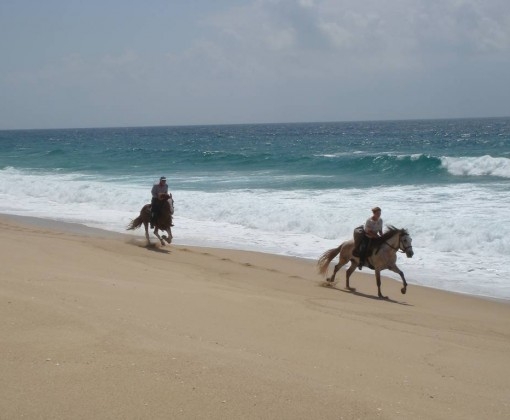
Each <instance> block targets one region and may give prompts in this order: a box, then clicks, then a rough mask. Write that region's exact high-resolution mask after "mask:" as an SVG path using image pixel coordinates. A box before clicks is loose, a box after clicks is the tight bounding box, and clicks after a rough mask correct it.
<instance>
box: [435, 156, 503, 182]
mask: <svg viewBox="0 0 510 420" xmlns="http://www.w3.org/2000/svg"><path fill="white" fill-rule="evenodd" d="M441 165H442V166H443V167H444V168H446V169H447V170H448V172H449V173H451V174H452V175H467V176H483V175H490V176H497V177H501V178H510V159H507V158H503V157H492V156H489V155H485V156H479V157H461V158H453V157H444V158H442V159H441Z"/></svg>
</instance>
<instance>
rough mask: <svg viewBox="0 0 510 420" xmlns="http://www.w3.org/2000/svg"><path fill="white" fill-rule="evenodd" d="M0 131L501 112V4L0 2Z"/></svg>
mask: <svg viewBox="0 0 510 420" xmlns="http://www.w3.org/2000/svg"><path fill="white" fill-rule="evenodd" d="M0 57H1V59H0V129H12V128H67V127H112V126H114V127H118V126H147V125H187V124H231V123H259V122H260V123H263V122H301V121H352V120H381V119H414V118H456V117H486V116H510V83H509V82H510V2H509V1H508V0H366V1H364V0H344V1H342V0H236V1H233V0H214V1H213V0H209V1H205V0H187V1H184V0H183V1H162V0H147V1H145V2H141V1H132V0H123V1H121V0H101V1H96V0H87V1H76V0H44V1H40V0H31V1H30V0H0Z"/></svg>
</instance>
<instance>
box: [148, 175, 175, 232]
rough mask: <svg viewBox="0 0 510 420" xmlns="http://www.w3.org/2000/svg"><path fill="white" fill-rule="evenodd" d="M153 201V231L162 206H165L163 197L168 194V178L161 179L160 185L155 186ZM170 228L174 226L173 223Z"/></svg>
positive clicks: (153, 188)
mask: <svg viewBox="0 0 510 420" xmlns="http://www.w3.org/2000/svg"><path fill="white" fill-rule="evenodd" d="M151 194H152V200H151V221H150V224H151V229H152V228H153V227H154V224H155V221H156V220H157V219H158V216H159V213H160V211H161V205H162V204H163V199H162V195H166V194H168V185H167V184H166V178H165V177H164V176H162V177H161V178H159V183H158V184H154V185H153V186H152V190H151ZM170 223H171V224H170V226H173V224H172V222H170Z"/></svg>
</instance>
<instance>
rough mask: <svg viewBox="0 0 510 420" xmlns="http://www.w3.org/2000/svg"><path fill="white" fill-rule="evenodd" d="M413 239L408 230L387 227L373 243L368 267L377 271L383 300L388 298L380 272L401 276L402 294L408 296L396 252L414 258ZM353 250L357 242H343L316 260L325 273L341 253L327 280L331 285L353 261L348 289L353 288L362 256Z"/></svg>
mask: <svg viewBox="0 0 510 420" xmlns="http://www.w3.org/2000/svg"><path fill="white" fill-rule="evenodd" d="M411 243H412V239H411V237H410V236H409V233H408V232H407V230H406V229H397V228H396V227H394V226H388V230H387V231H386V232H385V233H384V234H383V235H382V236H381V237H380V238H377V239H374V240H373V247H371V250H369V251H368V252H367V257H366V261H365V266H367V267H369V268H371V269H372V270H375V279H376V282H377V292H378V295H379V297H380V298H387V296H383V294H382V293H381V271H382V270H386V269H388V270H391V271H393V272H395V273H398V274H399V275H400V278H401V279H402V283H403V285H404V287H402V289H400V291H401V292H402V294H405V293H406V290H407V282H406V279H405V277H404V273H403V272H402V271H401V270H400V269H399V268H398V267H397V264H396V262H397V251H399V250H400V251H402V252H405V254H406V256H407V258H412V256H413V255H414V252H413V247H412V245H411ZM353 250H354V240H353V239H351V240H348V241H345V242H343V243H341V244H340V245H339V246H338V248H333V249H330V250H329V251H326V252H325V253H324V254H322V256H321V257H320V258H319V260H318V261H317V266H318V268H319V273H320V274H326V272H327V271H328V266H329V263H330V262H331V261H332V260H333V258H335V257H336V256H337V255H338V254H340V258H339V262H338V264H337V265H335V269H334V271H333V275H332V276H331V277H328V278H327V279H326V280H327V281H328V282H329V283H333V282H334V281H335V276H336V273H337V272H338V270H340V268H341V267H342V266H344V265H345V264H347V262H348V261H351V265H350V266H349V268H348V269H347V272H346V274H345V288H346V289H350V290H351V287H350V286H349V277H350V276H351V274H352V273H353V272H354V270H356V267H357V266H358V262H359V257H356V256H354V255H353V254H352V251H353Z"/></svg>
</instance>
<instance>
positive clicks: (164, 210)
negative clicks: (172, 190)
mask: <svg viewBox="0 0 510 420" xmlns="http://www.w3.org/2000/svg"><path fill="white" fill-rule="evenodd" d="M160 200H162V204H161V210H160V212H159V216H158V219H157V220H156V223H155V224H154V235H156V237H157V238H158V239H159V241H160V242H161V245H162V246H165V245H166V242H168V243H169V244H170V243H172V238H173V236H172V215H173V214H174V200H173V199H172V194H161V197H160ZM150 220H151V205H150V204H146V205H145V206H143V207H142V210H140V215H139V216H138V217H137V218H136V219H133V220H131V222H130V223H129V225H128V226H127V228H126V229H127V230H135V229H138V228H139V227H140V226H142V224H143V225H144V227H145V237H146V238H147V245H150V244H151V241H150V239H149V222H150ZM159 230H162V231H165V232H166V233H167V236H164V235H163V236H160V235H159V233H158V232H159ZM165 241H166V242H165Z"/></svg>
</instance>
